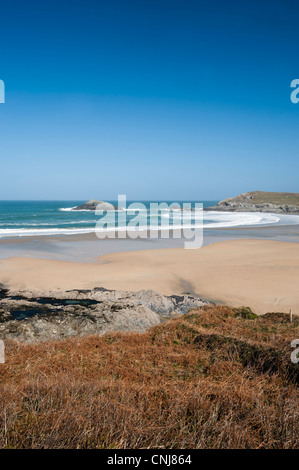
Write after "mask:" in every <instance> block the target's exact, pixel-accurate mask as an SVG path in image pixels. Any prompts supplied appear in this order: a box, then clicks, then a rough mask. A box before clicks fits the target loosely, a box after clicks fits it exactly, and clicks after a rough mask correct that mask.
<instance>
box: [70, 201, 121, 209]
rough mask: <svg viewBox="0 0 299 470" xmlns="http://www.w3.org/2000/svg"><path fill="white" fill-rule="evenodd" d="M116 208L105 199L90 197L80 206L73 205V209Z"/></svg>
mask: <svg viewBox="0 0 299 470" xmlns="http://www.w3.org/2000/svg"><path fill="white" fill-rule="evenodd" d="M115 209H117V207H115V206H114V205H113V204H110V202H105V201H96V200H95V199H90V201H87V202H85V203H84V204H82V205H81V206H78V207H73V208H72V210H73V211H95V210H100V211H114V210H115Z"/></svg>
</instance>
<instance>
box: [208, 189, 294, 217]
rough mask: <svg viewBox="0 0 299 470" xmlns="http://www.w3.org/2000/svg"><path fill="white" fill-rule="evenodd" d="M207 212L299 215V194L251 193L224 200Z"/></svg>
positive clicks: (209, 208)
mask: <svg viewBox="0 0 299 470" xmlns="http://www.w3.org/2000/svg"><path fill="white" fill-rule="evenodd" d="M205 210H209V211H213V210H214V211H232V212H234V211H235V212H274V213H277V214H299V193H272V192H264V191H251V192H248V193H243V194H239V195H238V196H235V197H231V198H228V199H224V200H223V201H220V202H218V204H217V205H216V206H213V207H207V208H206V209H205Z"/></svg>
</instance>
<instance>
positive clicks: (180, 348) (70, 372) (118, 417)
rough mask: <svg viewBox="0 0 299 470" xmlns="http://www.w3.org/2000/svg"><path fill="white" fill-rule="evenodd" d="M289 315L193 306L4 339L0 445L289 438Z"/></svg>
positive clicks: (237, 442) (293, 375)
mask: <svg viewBox="0 0 299 470" xmlns="http://www.w3.org/2000/svg"><path fill="white" fill-rule="evenodd" d="M295 338H299V320H298V318H296V317H295V318H294V320H293V322H292V323H291V322H290V321H289V316H288V315H286V314H279V313H269V314H266V315H263V316H260V317H256V316H255V315H254V314H253V312H251V311H250V309H246V308H241V309H232V308H229V307H213V306H212V307H203V308H201V309H198V310H193V311H190V312H189V313H188V314H187V315H184V316H180V317H177V318H175V319H172V320H169V321H167V322H165V323H163V324H161V325H159V326H157V327H155V328H152V329H150V330H149V331H147V332H146V333H144V334H138V333H113V334H107V335H105V336H101V337H99V336H92V337H83V338H74V339H68V340H64V341H59V342H47V343H39V344H35V345H28V344H27V345H26V344H22V343H19V342H16V341H9V342H7V343H6V363H5V364H1V365H0V393H1V405H0V406H1V408H0V446H1V447H2V448H100V449H101V448H115V449H119V448H166V449H167V448H168V449H171V448H298V447H299V419H298V418H299V411H298V399H299V392H298V382H299V364H298V365H297V364H293V363H292V362H291V360H290V355H291V352H292V349H291V345H290V343H291V341H292V340H293V339H295Z"/></svg>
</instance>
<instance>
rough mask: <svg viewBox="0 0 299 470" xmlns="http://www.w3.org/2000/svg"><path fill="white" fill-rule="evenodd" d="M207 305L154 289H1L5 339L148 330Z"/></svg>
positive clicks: (0, 310)
mask: <svg viewBox="0 0 299 470" xmlns="http://www.w3.org/2000/svg"><path fill="white" fill-rule="evenodd" d="M207 303H208V302H206V301H204V300H202V299H200V298H196V297H192V296H191V295H186V294H184V295H181V296H178V295H172V296H164V295H161V294H158V293H156V292H154V291H152V290H141V291H138V292H127V291H116V290H108V289H104V288H95V289H92V290H72V291H65V292H51V291H9V290H7V289H4V288H3V289H1V288H0V338H1V339H5V338H11V339H17V340H20V341H24V342H31V343H33V342H38V341H48V340H58V339H63V338H68V337H74V336H84V335H91V334H100V335H102V334H105V333H107V332H111V331H138V332H143V331H146V330H147V329H148V328H150V327H152V326H155V325H158V324H159V323H161V322H162V321H164V320H165V319H167V318H171V317H172V316H175V315H179V314H184V313H187V312H188V311H189V310H190V309H191V308H199V307H202V306H203V305H206V304H207Z"/></svg>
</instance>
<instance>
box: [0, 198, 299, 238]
mask: <svg viewBox="0 0 299 470" xmlns="http://www.w3.org/2000/svg"><path fill="white" fill-rule="evenodd" d="M84 202H85V201H0V238H14V237H28V236H46V235H61V236H63V235H75V234H84V233H90V232H93V231H94V229H95V226H96V224H99V221H100V219H101V218H102V217H103V216H106V217H107V214H108V213H104V214H103V215H99V214H97V213H96V212H94V211H88V210H83V211H82V210H81V211H76V210H73V208H74V207H77V206H79V205H81V204H83V203H84ZM109 202H111V203H112V204H114V205H115V206H117V205H118V203H117V201H109ZM217 202H218V201H191V202H190V201H156V202H155V203H156V204H157V203H158V204H160V203H163V205H162V206H161V207H162V210H157V213H156V215H157V217H156V218H155V224H156V228H162V229H167V228H169V227H170V228H179V227H194V228H195V227H199V226H203V228H204V229H210V228H226V227H227V228H228V227H246V226H247V227H251V226H259V225H273V224H274V225H293V224H299V216H296V215H281V214H268V213H249V212H248V213H246V212H215V211H208V210H204V211H203V215H202V218H201V219H200V220H199V218H198V213H197V211H196V210H195V209H196V203H201V204H203V208H204V209H205V208H207V207H211V206H214V205H215V204H217ZM132 203H136V201H127V203H126V207H127V210H126V214H125V217H124V213H123V211H116V212H115V214H114V213H113V214H111V213H110V214H108V217H110V218H111V217H112V218H114V217H115V219H114V220H115V225H116V227H117V230H125V229H126V227H127V226H130V230H132V227H133V229H134V227H135V226H136V230H140V229H143V228H145V227H146V226H148V224H149V222H150V221H152V220H153V219H151V217H152V216H153V213H154V212H155V208H154V209H153V201H140V203H139V205H140V207H141V208H140V207H139V209H138V210H137V212H136V210H135V211H130V210H128V209H129V208H130V204H132ZM174 203H176V205H175V206H173V207H174V208H175V210H170V208H167V206H170V205H171V204H174ZM165 204H166V206H165ZM155 207H156V206H155ZM163 207H164V208H163ZM165 207H166V208H165ZM190 207H191V210H189V208H190ZM150 209H152V212H150ZM181 209H184V210H181ZM136 215H138V223H137V222H135V221H136V220H137V219H136ZM111 223H112V219H111V220H110V222H109V221H108V223H107V224H106V225H105V224H102V225H101V226H102V230H104V231H105V230H109V228H110V227H111Z"/></svg>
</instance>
